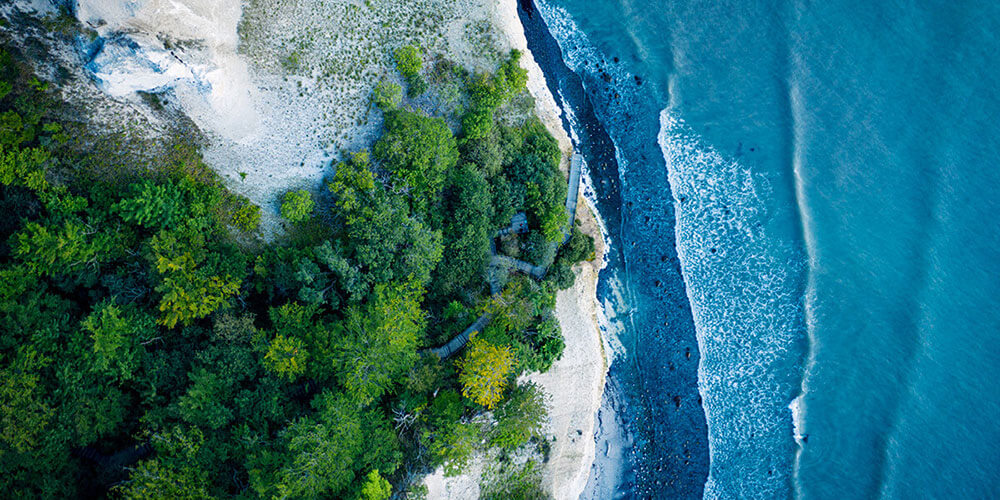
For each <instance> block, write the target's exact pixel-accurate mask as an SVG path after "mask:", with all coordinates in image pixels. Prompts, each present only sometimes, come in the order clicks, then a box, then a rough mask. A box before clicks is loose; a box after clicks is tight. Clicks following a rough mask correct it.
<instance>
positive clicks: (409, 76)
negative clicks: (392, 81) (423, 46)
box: [394, 45, 427, 97]
mask: <svg viewBox="0 0 1000 500" xmlns="http://www.w3.org/2000/svg"><path fill="white" fill-rule="evenodd" d="M394 55H395V56H396V69H397V70H399V73H400V74H401V75H403V79H404V80H406V95H408V96H409V97H416V96H418V95H420V94H423V93H424V92H426V91H427V82H426V81H424V78H423V77H422V76H420V70H421V69H422V68H423V65H424V61H423V57H424V56H423V53H421V52H420V49H419V48H418V47H417V46H416V45H404V46H402V47H400V48H398V49H396V53H395V54H394Z"/></svg>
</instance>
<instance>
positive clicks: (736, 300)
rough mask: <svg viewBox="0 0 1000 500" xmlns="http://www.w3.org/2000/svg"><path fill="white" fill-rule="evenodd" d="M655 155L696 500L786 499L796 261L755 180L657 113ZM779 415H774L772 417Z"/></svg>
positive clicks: (798, 332)
mask: <svg viewBox="0 0 1000 500" xmlns="http://www.w3.org/2000/svg"><path fill="white" fill-rule="evenodd" d="M660 121H661V131H660V136H659V142H660V146H661V148H662V150H663V155H664V160H665V161H666V164H667V168H668V170H669V179H670V184H671V188H672V191H673V194H674V207H675V216H676V219H677V222H676V226H675V231H676V234H677V252H678V257H679V259H680V261H681V269H682V272H683V273H684V276H685V281H686V285H687V293H688V298H689V300H690V302H691V309H692V312H693V316H694V322H695V330H696V334H697V337H698V345H699V350H700V352H701V363H700V365H699V370H698V385H699V390H700V391H701V393H702V397H703V402H704V404H703V406H704V409H705V415H706V420H707V423H708V433H709V454H710V457H711V466H710V472H709V478H708V482H707V483H706V486H705V497H706V498H733V497H740V498H774V497H778V496H787V494H788V493H789V492H788V491H787V488H788V484H789V483H788V480H789V476H790V474H791V460H792V456H791V455H790V454H789V453H788V451H787V450H788V445H789V443H790V442H791V441H792V440H793V436H794V434H795V433H796V431H795V430H793V425H792V424H793V418H792V417H793V416H792V411H790V410H794V409H795V408H797V405H794V404H791V406H790V403H792V401H791V399H792V395H793V394H794V393H796V392H797V387H796V382H797V379H796V377H795V374H796V373H797V372H796V370H794V368H795V366H796V364H797V362H798V360H799V356H800V354H801V353H800V352H798V350H797V349H798V346H799V345H800V343H801V340H802V336H803V334H804V328H803V319H802V318H803V316H802V313H803V311H802V303H801V294H800V292H799V290H798V288H797V283H798V278H799V274H800V273H801V272H802V269H803V260H802V257H801V255H800V254H799V253H798V252H797V251H796V250H795V247H794V246H793V245H792V244H791V242H786V241H782V240H781V239H780V238H778V237H776V236H774V235H773V234H771V233H769V232H768V231H767V224H768V221H769V220H770V218H771V217H773V215H774V214H773V213H771V210H772V207H770V206H769V199H770V197H771V195H770V187H769V184H768V183H767V181H766V180H765V179H764V178H763V177H762V176H756V175H755V174H754V173H753V171H752V170H751V169H750V168H748V167H747V166H745V165H742V164H740V163H739V162H738V161H734V160H730V159H726V158H724V157H723V156H722V155H721V154H719V153H718V152H717V151H715V150H714V149H712V148H711V147H709V146H707V145H705V144H703V143H702V141H701V139H700V138H699V137H698V136H697V135H695V134H693V133H692V132H691V131H690V130H689V129H688V128H687V127H686V126H685V125H684V123H683V122H682V121H681V120H679V119H678V118H676V117H674V116H672V115H671V114H670V112H669V111H668V110H664V111H663V112H662V113H661V115H660ZM782 410H784V411H785V413H784V414H782Z"/></svg>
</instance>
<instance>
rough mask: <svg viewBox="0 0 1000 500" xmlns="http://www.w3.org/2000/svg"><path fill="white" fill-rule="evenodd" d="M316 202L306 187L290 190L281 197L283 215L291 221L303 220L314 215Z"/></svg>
mask: <svg viewBox="0 0 1000 500" xmlns="http://www.w3.org/2000/svg"><path fill="white" fill-rule="evenodd" d="M314 208H316V202H315V201H313V199H312V195H311V194H309V191H306V190H305V189H299V190H297V191H289V192H287V193H285V196H284V197H283V198H282V199H281V216H282V217H284V218H286V219H288V220H289V221H291V222H302V221H304V220H306V219H308V218H309V216H310V215H312V211H313V209H314Z"/></svg>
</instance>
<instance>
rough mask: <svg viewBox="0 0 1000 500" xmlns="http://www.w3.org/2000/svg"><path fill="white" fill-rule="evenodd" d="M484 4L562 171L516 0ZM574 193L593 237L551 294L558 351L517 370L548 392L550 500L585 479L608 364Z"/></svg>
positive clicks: (580, 486) (568, 494) (439, 480)
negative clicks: (541, 368)
mask: <svg viewBox="0 0 1000 500" xmlns="http://www.w3.org/2000/svg"><path fill="white" fill-rule="evenodd" d="M489 8H490V14H491V15H490V17H491V21H492V23H493V26H494V27H495V28H496V29H497V30H498V31H499V33H500V34H501V35H502V36H504V37H505V38H506V45H507V48H510V49H518V50H520V51H521V52H522V57H521V64H522V66H523V67H524V68H525V69H526V70H527V72H528V82H527V87H528V92H529V93H530V94H531V96H532V98H533V99H534V100H535V113H536V115H537V116H538V118H539V119H540V120H541V121H542V123H543V124H544V125H545V127H546V129H548V131H549V133H551V134H552V136H553V137H554V138H555V139H556V141H557V142H558V143H559V149H560V150H561V151H562V152H563V159H562V163H561V165H560V167H561V169H562V170H563V171H564V172H568V171H569V162H570V159H571V157H572V154H573V143H572V141H571V140H570V136H569V133H568V131H567V130H566V128H565V127H564V121H563V110H562V109H561V108H560V107H559V106H558V104H557V103H556V101H555V99H554V97H553V95H552V90H551V89H550V88H549V86H548V84H547V83H546V80H545V76H544V74H543V73H542V69H541V67H540V66H539V65H538V64H537V63H536V62H535V59H534V57H533V54H532V53H531V51H530V50H529V49H528V42H527V39H526V37H525V34H524V26H523V25H522V24H521V21H520V18H519V17H518V12H517V9H518V5H517V0H500V1H499V2H495V3H493V5H491V6H490V7H489ZM577 201H578V206H579V207H585V208H586V209H585V210H579V209H578V210H577V213H576V220H577V221H579V222H580V224H581V225H580V226H579V227H580V229H581V231H583V232H584V233H586V234H588V235H590V236H591V237H593V238H594V245H595V258H594V260H593V261H589V262H582V263H580V264H577V265H576V266H574V272H575V273H576V281H575V282H574V284H573V287H571V288H569V289H567V290H562V291H560V292H559V293H558V294H557V295H556V309H555V313H556V317H557V319H558V321H559V325H560V328H561V329H562V334H563V338H564V340H565V343H566V349H565V351H564V352H563V355H562V357H561V358H560V359H559V360H557V361H556V362H554V363H553V365H552V367H551V368H550V369H549V371H547V372H546V373H532V374H529V375H526V376H524V377H523V380H528V381H532V382H535V383H537V384H538V385H539V386H540V387H541V388H542V389H543V391H544V392H545V394H546V395H547V396H548V409H549V427H548V435H547V437H548V438H549V439H550V441H549V443H550V445H551V447H550V452H549V456H548V460H547V461H546V462H545V463H543V464H542V466H541V473H542V487H543V489H544V490H545V491H547V492H548V493H549V494H551V495H552V497H553V498H555V499H557V500H561V499H573V500H576V499H578V498H579V497H580V495H581V494H582V493H583V491H584V489H585V488H586V486H587V483H588V480H589V479H590V473H591V469H592V466H593V463H594V459H595V456H596V444H597V443H596V441H595V439H594V433H595V430H596V427H597V412H598V410H599V409H600V407H601V403H602V401H603V399H604V397H603V396H604V387H605V382H606V377H607V372H608V368H609V363H608V361H607V359H606V353H605V348H604V339H603V337H602V334H601V328H600V324H599V319H598V311H599V307H600V304H599V303H598V301H597V278H598V274H599V273H600V271H601V269H602V268H603V267H604V265H605V259H604V252H605V242H604V236H603V235H602V233H601V228H600V226H599V224H598V222H597V218H596V217H595V215H594V214H593V212H592V211H593V210H594V207H593V206H592V204H591V203H590V200H587V199H586V197H585V196H584V190H582V189H581V191H580V194H579V196H578V199H577ZM553 438H554V440H553ZM481 469H482V464H473V465H472V466H471V467H470V471H469V472H467V473H466V474H462V475H459V476H456V477H450V478H447V477H444V475H443V472H442V470H440V469H439V470H436V471H435V472H434V473H433V474H430V475H428V476H427V477H426V478H425V480H424V482H425V484H426V485H427V486H428V495H427V498H430V499H434V498H442V499H445V498H447V499H451V498H454V499H459V498H462V499H465V498H475V497H477V496H478V493H479V487H478V479H479V472H480V471H481Z"/></svg>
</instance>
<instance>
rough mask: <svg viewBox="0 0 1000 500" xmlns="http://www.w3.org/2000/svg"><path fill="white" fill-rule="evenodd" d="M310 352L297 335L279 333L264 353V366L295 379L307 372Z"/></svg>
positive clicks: (280, 374)
mask: <svg viewBox="0 0 1000 500" xmlns="http://www.w3.org/2000/svg"><path fill="white" fill-rule="evenodd" d="M308 360H309V352H308V351H306V348H305V344H303V342H302V341H301V340H299V339H297V338H295V337H286V336H284V335H281V334H278V335H276V336H275V337H274V339H273V340H271V345H270V346H269V347H268V349H267V353H266V354H265V355H264V366H266V367H267V368H268V369H269V370H271V371H273V372H274V373H277V374H278V375H279V376H281V377H282V378H285V379H287V380H289V381H293V380H295V379H297V378H299V376H301V375H302V374H303V373H305V372H306V362H307V361H308Z"/></svg>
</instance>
